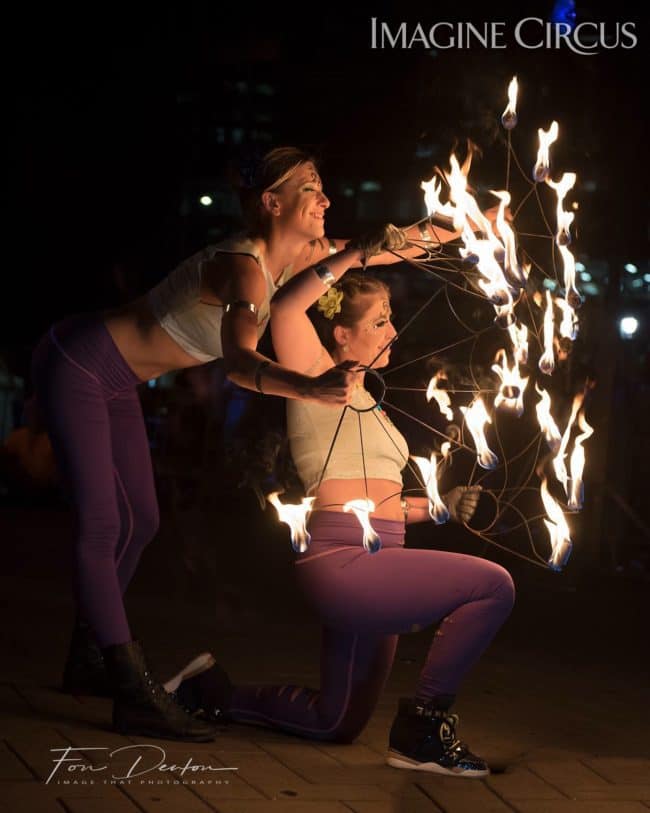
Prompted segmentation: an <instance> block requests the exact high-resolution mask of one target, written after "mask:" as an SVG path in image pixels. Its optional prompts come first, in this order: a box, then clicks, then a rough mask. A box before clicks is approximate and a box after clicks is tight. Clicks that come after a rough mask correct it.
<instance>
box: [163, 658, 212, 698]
mask: <svg viewBox="0 0 650 813" xmlns="http://www.w3.org/2000/svg"><path fill="white" fill-rule="evenodd" d="M215 662H216V661H215V659H214V656H213V655H212V654H211V653H210V652H202V653H201V654H200V655H197V656H196V658H194V660H192V661H190V662H189V663H188V664H187V666H186V667H184V668H183V669H181V671H180V672H179V673H178V674H177V675H174V677H173V678H170V680H168V681H167V683H163V689H164V690H165V691H166V692H168V693H169V692H175V691H176V689H178V687H179V686H180V685H181V683H182V682H183V681H184V680H187V679H188V678H191V677H194V676H195V675H200V674H201V672H205V671H207V670H208V669H209V668H210V667H211V666H214V664H215Z"/></svg>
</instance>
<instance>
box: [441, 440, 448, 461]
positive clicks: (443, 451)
mask: <svg viewBox="0 0 650 813" xmlns="http://www.w3.org/2000/svg"><path fill="white" fill-rule="evenodd" d="M450 449H451V443H450V442H449V441H448V440H446V441H445V442H444V443H443V444H442V446H441V447H440V454H441V455H442V457H443V459H444V460H446V459H447V458H448V457H449V450H450Z"/></svg>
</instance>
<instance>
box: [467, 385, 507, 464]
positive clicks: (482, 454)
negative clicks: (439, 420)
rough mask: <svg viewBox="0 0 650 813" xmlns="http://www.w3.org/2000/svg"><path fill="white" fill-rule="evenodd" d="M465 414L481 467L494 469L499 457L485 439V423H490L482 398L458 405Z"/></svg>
mask: <svg viewBox="0 0 650 813" xmlns="http://www.w3.org/2000/svg"><path fill="white" fill-rule="evenodd" d="M460 410H461V412H462V413H463V415H464V416H465V421H466V422H467V428H468V429H469V431H470V432H471V434H472V437H473V438H474V445H475V446H476V452H477V461H478V464H479V466H481V468H483V469H494V468H496V467H497V466H498V465H499V458H498V457H497V456H496V455H495V454H494V452H493V451H492V450H491V449H490V448H489V446H488V444H487V440H486V439H485V424H486V423H492V420H491V419H490V416H489V415H488V414H487V410H486V409H485V404H484V403H483V399H482V398H477V399H476V401H474V402H473V403H472V404H471V405H470V406H469V407H464V406H462V407H460Z"/></svg>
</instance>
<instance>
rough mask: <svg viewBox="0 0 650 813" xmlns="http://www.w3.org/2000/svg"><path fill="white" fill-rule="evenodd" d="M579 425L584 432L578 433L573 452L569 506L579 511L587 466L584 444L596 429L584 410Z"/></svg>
mask: <svg viewBox="0 0 650 813" xmlns="http://www.w3.org/2000/svg"><path fill="white" fill-rule="evenodd" d="M578 426H579V427H580V429H582V433H581V434H580V435H578V437H577V438H576V440H575V444H574V446H573V452H572V454H571V463H570V466H571V494H570V495H569V502H568V506H569V509H570V510H571V511H579V510H580V509H581V508H582V503H583V500H584V487H583V482H582V472H583V471H584V468H585V450H584V448H583V446H582V444H583V443H584V442H585V440H587V438H590V437H591V436H592V435H593V433H594V429H593V427H592V426H590V425H589V424H588V423H587V421H586V419H585V413H584V410H583V411H582V412H581V413H580V414H579V415H578Z"/></svg>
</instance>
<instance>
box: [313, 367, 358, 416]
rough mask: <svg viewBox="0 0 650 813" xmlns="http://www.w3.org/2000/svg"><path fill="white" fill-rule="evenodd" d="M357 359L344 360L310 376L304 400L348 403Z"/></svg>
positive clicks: (356, 374) (354, 377) (355, 377)
mask: <svg viewBox="0 0 650 813" xmlns="http://www.w3.org/2000/svg"><path fill="white" fill-rule="evenodd" d="M358 366H359V362H358V361H344V362H343V363H342V364H339V365H338V366H337V367H330V369H329V370H325V372H324V373H321V374H320V375H319V376H316V377H315V378H312V379H311V380H310V382H309V384H308V386H307V388H306V390H305V394H304V396H303V397H304V399H305V400H306V401H318V402H319V403H322V404H330V405H331V406H336V405H341V404H349V403H350V401H351V400H352V393H353V392H354V387H355V385H356V381H357V377H358V371H356V370H353V369H352V368H358Z"/></svg>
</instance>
